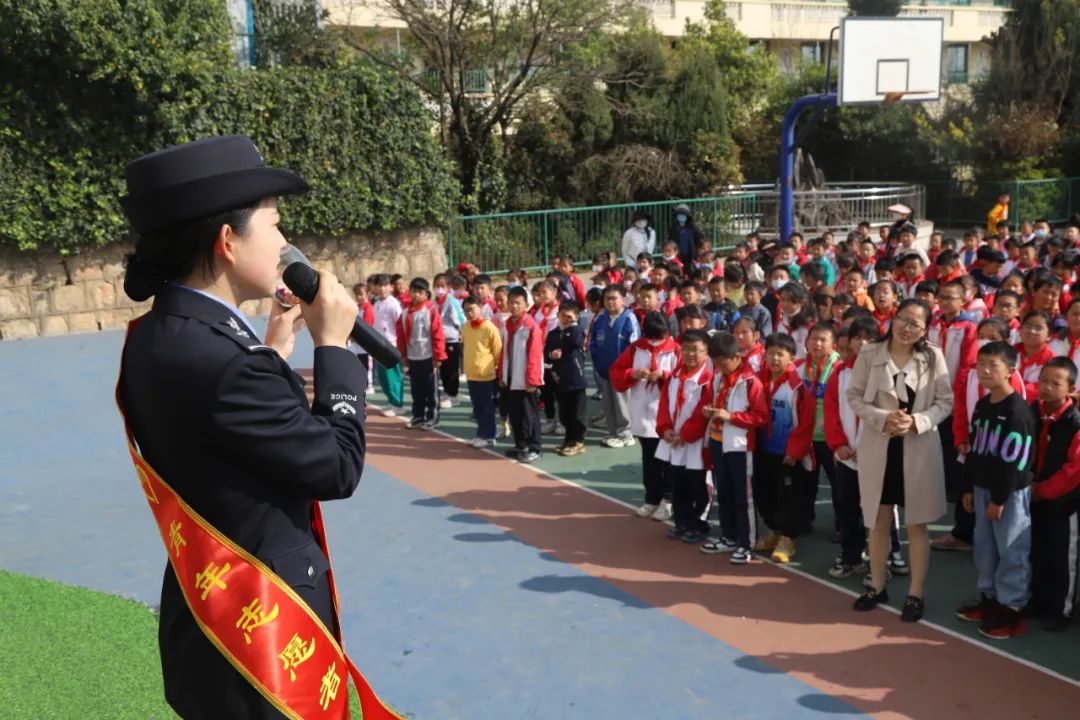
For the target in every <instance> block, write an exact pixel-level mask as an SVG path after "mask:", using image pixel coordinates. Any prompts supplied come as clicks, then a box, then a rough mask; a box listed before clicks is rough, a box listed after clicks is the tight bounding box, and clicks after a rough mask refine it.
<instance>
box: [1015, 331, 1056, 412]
mask: <svg viewBox="0 0 1080 720" xmlns="http://www.w3.org/2000/svg"><path fill="white" fill-rule="evenodd" d="M1014 347H1015V348H1016V354H1017V355H1018V357H1017V359H1016V361H1017V362H1018V363H1019V366H1018V367H1017V369H1018V370H1019V371H1020V376H1021V379H1022V380H1023V382H1024V386H1025V387H1026V388H1027V397H1029V398H1032V399H1034V398H1037V397H1039V377H1038V375H1036V376H1035V379H1034V380H1028V379H1027V378H1026V377H1024V376H1025V375H1027V372H1028V370H1031V369H1035V368H1038V370H1039V372H1042V367H1043V365H1045V364H1046V363H1048V362H1050V361H1051V360H1053V359H1054V350H1053V348H1052V347H1051V346H1050V343H1046V344H1045V345H1043V347H1042V350H1040V351H1039V352H1037V353H1035V354H1034V355H1032V356H1031V357H1030V358H1028V357H1025V354H1024V344H1023V343H1016V345H1015V346H1014Z"/></svg>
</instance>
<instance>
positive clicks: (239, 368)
mask: <svg viewBox="0 0 1080 720" xmlns="http://www.w3.org/2000/svg"><path fill="white" fill-rule="evenodd" d="M123 363H124V379H123V383H122V385H121V397H122V399H123V402H124V407H125V409H126V413H127V420H128V423H129V426H130V428H131V430H132V432H133V434H134V435H135V440H136V442H137V443H138V446H139V448H140V450H141V452H142V454H143V457H144V458H145V459H146V460H147V462H149V463H150V465H151V467H153V468H154V469H155V470H156V471H157V472H158V474H160V475H161V476H162V478H164V479H165V481H166V482H167V483H169V484H170V485H171V486H172V487H173V489H174V490H176V492H177V493H178V494H179V495H180V497H181V498H183V499H184V501H185V502H187V503H188V504H189V505H190V506H191V507H192V508H193V509H194V510H195V511H196V512H198V513H199V514H200V515H202V517H203V518H205V519H206V520H207V521H208V522H209V523H210V524H211V525H213V526H214V527H215V528H217V529H218V530H219V531H220V532H222V533H223V534H224V535H225V536H227V537H228V538H230V539H231V540H233V541H234V542H236V543H237V544H238V545H240V546H241V547H243V548H244V549H245V550H247V551H248V552H250V553H252V554H253V555H255V556H256V557H257V558H259V559H260V560H262V561H263V562H264V563H266V564H267V565H268V566H269V567H270V568H271V569H272V570H273V571H274V572H275V573H276V574H277V575H279V576H280V577H281V578H282V580H284V581H285V582H286V583H287V584H288V585H290V586H291V587H292V588H293V590H295V591H296V593H297V594H298V595H299V596H300V597H301V599H303V600H304V601H305V602H307V604H308V605H309V606H311V608H312V610H314V611H315V613H316V614H317V615H318V616H319V617H320V618H321V619H322V621H323V623H325V624H326V626H327V628H328V629H329V630H330V632H331V633H335V632H336V627H337V625H336V623H337V620H336V618H335V617H334V611H333V604H332V600H331V597H330V587H329V583H328V581H327V578H326V571H327V569H328V567H329V562H328V561H327V559H326V556H325V555H324V554H323V553H322V551H321V550H320V549H319V547H318V545H316V544H315V536H314V534H313V533H312V529H311V515H310V514H311V507H312V501H313V500H316V499H318V500H333V499H337V498H347V497H349V496H350V495H351V494H352V492H353V490H355V488H356V485H357V483H358V482H359V480H360V473H361V471H362V470H363V462H364V424H363V417H364V405H363V403H364V389H365V388H364V386H365V383H366V379H367V378H366V373H365V372H364V370H363V366H362V365H361V363H360V361H359V360H358V359H357V357H356V355H354V354H352V353H351V352H349V351H348V350H345V349H344V348H317V349H316V350H315V368H314V372H315V402H314V405H313V406H312V407H310V408H309V407H308V404H307V400H306V398H305V396H304V386H303V381H302V380H301V379H300V377H299V376H298V375H297V374H296V373H295V372H293V370H292V369H291V368H290V367H289V366H288V364H287V363H286V362H285V361H284V360H283V359H282V358H281V357H280V356H279V355H278V354H277V353H276V352H275V351H274V350H273V349H271V348H269V347H266V346H265V345H262V344H261V341H260V340H259V339H258V338H257V337H255V336H254V335H253V333H251V332H250V330H249V329H248V328H247V326H246V325H245V324H244V322H243V320H242V319H241V318H238V317H236V316H235V315H234V313H233V312H232V311H231V310H230V309H229V308H228V307H227V306H226V305H224V304H222V303H219V302H217V301H215V300H213V299H210V298H208V297H205V296H203V295H200V294H198V293H196V292H194V291H192V290H188V289H185V288H182V287H178V286H175V285H167V286H166V287H165V288H164V289H163V290H162V291H161V292H160V293H158V295H157V297H156V298H155V300H154V305H153V309H152V310H151V311H150V312H149V314H148V315H147V316H146V317H144V318H143V319H142V320H141V321H140V323H139V325H138V326H137V327H136V328H135V329H134V331H133V332H132V333H131V335H130V337H129V338H128V341H127V345H126V347H125V350H124V354H123ZM158 643H159V646H160V650H161V667H162V674H163V676H164V681H165V697H166V700H168V702H169V704H170V705H171V706H172V707H173V709H174V710H176V712H177V713H178V714H179V715H180V716H181V717H183V718H185V719H186V720H189V719H191V718H226V717H229V718H233V717H243V718H279V717H281V714H280V713H279V712H278V711H277V710H276V709H274V708H273V707H272V706H271V705H270V704H269V703H267V702H266V701H265V700H263V698H262V697H261V696H260V695H259V694H258V693H257V692H256V691H255V690H254V689H253V688H252V687H251V686H250V685H249V683H248V682H247V680H245V679H244V678H243V677H242V676H241V675H240V674H239V673H238V672H236V671H235V670H234V669H233V668H232V666H231V665H229V663H228V662H227V661H226V660H225V658H224V657H223V656H222V654H221V653H220V652H219V651H218V650H217V649H216V648H215V647H214V646H213V645H211V644H210V642H209V641H208V640H207V639H206V636H205V635H204V634H203V632H202V631H201V630H200V629H199V627H198V625H197V624H196V623H195V621H194V618H193V617H192V615H191V613H190V611H189V610H188V607H187V605H186V604H185V602H184V598H183V595H182V594H181V591H180V588H179V586H178V585H177V578H176V576H175V574H174V573H173V570H172V566H171V565H166V568H165V579H164V582H163V584H162V588H161V617H160V626H159V629H158Z"/></svg>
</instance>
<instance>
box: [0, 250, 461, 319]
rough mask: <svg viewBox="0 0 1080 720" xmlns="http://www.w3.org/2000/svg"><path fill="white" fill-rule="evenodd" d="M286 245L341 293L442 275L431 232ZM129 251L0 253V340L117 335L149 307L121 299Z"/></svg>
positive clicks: (251, 306)
mask: <svg viewBox="0 0 1080 720" xmlns="http://www.w3.org/2000/svg"><path fill="white" fill-rule="evenodd" d="M293 243H294V244H295V245H296V246H297V247H298V248H300V250H301V251H302V252H303V253H304V254H305V255H307V257H308V258H309V259H310V260H311V262H312V264H313V265H315V266H316V267H317V268H319V269H320V270H331V271H333V272H334V273H335V274H336V275H337V276H338V279H340V280H341V281H342V282H343V283H345V284H347V285H349V286H351V285H352V284H353V283H355V282H357V281H359V280H361V279H363V278H366V277H367V276H368V275H370V274H372V273H375V272H388V273H401V274H402V275H406V276H407V277H416V276H421V277H427V278H430V277H431V276H432V275H434V274H435V273H436V272H439V271H441V270H444V269H445V268H446V246H445V244H444V242H443V236H442V233H441V232H440V231H439V230H437V229H432V228H410V229H407V230H398V231H394V232H389V233H382V234H378V235H376V234H362V235H350V236H348V237H342V238H314V237H309V238H300V239H297V240H293ZM130 251H131V248H130V246H129V245H126V244H118V245H110V246H108V247H105V248H94V249H87V250H83V251H82V252H81V253H79V254H78V255H72V256H68V257H66V258H65V257H61V256H60V255H59V254H56V253H52V254H48V253H19V252H15V251H10V250H4V251H2V252H0V340H12V339H16V338H27V337H38V336H43V335H64V334H67V333H75V332H93V331H97V330H112V329H116V328H122V327H124V326H125V325H126V324H127V322H128V320H130V319H132V318H133V317H136V316H138V315H140V314H141V313H143V312H145V311H146V309H147V308H149V306H150V303H134V302H132V301H131V300H130V299H128V297H127V295H125V294H124V255H125V254H126V253H128V252H130ZM270 302H271V301H270V300H263V301H259V302H255V301H252V302H249V303H245V304H244V305H243V306H241V310H243V311H244V312H245V313H246V314H248V315H265V314H267V313H268V312H269V311H270Z"/></svg>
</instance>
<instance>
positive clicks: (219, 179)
mask: <svg viewBox="0 0 1080 720" xmlns="http://www.w3.org/2000/svg"><path fill="white" fill-rule="evenodd" d="M124 176H125V177H126V179H127V190H128V194H127V195H125V196H124V197H122V198H120V204H121V206H123V208H124V212H125V213H127V216H128V219H129V220H130V221H131V226H132V227H133V228H134V229H135V231H136V232H138V233H147V232H154V231H156V230H161V229H163V228H167V227H170V226H173V225H177V224H181V223H185V222H189V221H192V220H197V219H199V218H202V217H206V216H208V215H213V214H214V213H219V212H224V211H226V210H231V209H233V208H237V207H243V206H244V205H249V204H251V203H253V202H256V201H258V200H261V199H263V198H267V197H277V196H280V195H295V194H297V193H302V192H307V190H308V184H307V182H305V181H304V179H303V178H301V177H300V176H299V175H297V174H295V173H292V172H289V171H288V170H278V169H276V168H270V167H266V165H265V164H264V163H263V159H262V156H261V155H260V154H259V150H258V148H256V147H255V143H253V142H252V141H251V138H249V137H247V136H245V135H227V136H224V137H211V138H205V139H203V140H196V141H195V142H190V143H186V144H184V145H174V146H173V147H170V148H165V149H164V150H159V151H157V152H153V153H150V154H149V155H143V156H142V157H140V158H137V159H135V160H132V161H131V162H130V163H128V164H127V167H126V168H124Z"/></svg>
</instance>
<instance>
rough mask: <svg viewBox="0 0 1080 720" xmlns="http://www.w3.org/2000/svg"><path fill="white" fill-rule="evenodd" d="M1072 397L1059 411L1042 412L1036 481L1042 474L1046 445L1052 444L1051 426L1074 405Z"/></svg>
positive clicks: (1066, 400) (1036, 459)
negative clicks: (1047, 413)
mask: <svg viewBox="0 0 1080 720" xmlns="http://www.w3.org/2000/svg"><path fill="white" fill-rule="evenodd" d="M1072 404H1073V401H1072V398H1066V399H1065V404H1064V405H1062V406H1061V407H1060V408H1059V409H1058V411H1057V412H1052V413H1050V414H1049V415H1046V414H1045V413H1044V414H1042V428H1040V429H1039V444H1038V446H1037V450H1036V453H1035V481H1036V482H1038V480H1039V475H1041V474H1042V468H1043V461H1044V460H1045V459H1046V447H1047V445H1049V444H1050V426H1051V425H1053V424H1054V423H1055V422H1057V421H1058V418H1060V417H1061V416H1062V415H1064V414H1065V412H1066V411H1067V410H1068V409H1069V408H1071V407H1072ZM1039 411H1040V412H1042V402H1041V401H1040V402H1039Z"/></svg>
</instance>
